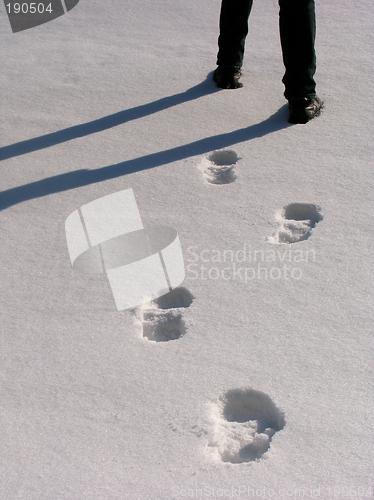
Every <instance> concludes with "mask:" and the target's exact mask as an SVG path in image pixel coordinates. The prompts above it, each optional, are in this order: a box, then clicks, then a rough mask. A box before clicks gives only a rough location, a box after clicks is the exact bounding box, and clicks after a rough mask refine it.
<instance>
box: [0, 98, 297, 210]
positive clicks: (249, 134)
mask: <svg viewBox="0 0 374 500" xmlns="http://www.w3.org/2000/svg"><path fill="white" fill-rule="evenodd" d="M290 126H291V125H290V124H289V123H287V106H286V105H285V106H282V107H281V108H280V109H279V110H278V111H277V112H276V113H274V114H273V115H272V116H270V117H269V118H267V119H266V120H264V121H263V122H261V123H257V124H255V125H251V126H249V127H246V128H242V129H239V130H235V131H233V132H228V133H226V134H219V135H215V136H213V137H207V138H205V139H200V140H199V141H195V142H191V143H190V144H186V145H184V146H178V147H176V148H172V149H168V150H165V151H160V152H158V153H153V154H150V155H146V156H141V157H140V158H135V159H133V160H127V161H123V162H121V163H117V164H115V165H109V166H106V167H102V168H98V169H95V170H87V169H82V170H75V171H74V172H67V173H65V174H60V175H55V176H53V177H48V178H46V179H42V180H40V181H36V182H31V183H30V184H25V185H23V186H19V187H16V188H12V189H8V190H6V191H3V192H1V193H0V210H4V209H5V208H8V207H11V206H12V205H16V204H17V203H21V202H23V201H26V200H31V199H33V198H40V197H42V196H46V195H49V194H53V193H59V192H62V191H68V190H70V189H76V188H79V187H82V186H88V185H89V184H94V183H96V182H103V181H106V180H109V179H114V178H116V177H121V176H123V175H126V174H130V173H133V172H139V171H141V170H146V169H148V168H154V167H159V166H160V165H167V164H168V163H173V162H175V161H179V160H184V159H185V158H190V157H192V156H197V155H202V154H206V153H209V152H210V151H214V150H216V149H222V148H225V147H228V146H232V145H234V144H238V143H240V142H245V141H249V140H251V139H255V138H258V137H262V136H264V135H267V134H271V133H272V132H276V131H277V130H281V129H283V128H286V127H290Z"/></svg>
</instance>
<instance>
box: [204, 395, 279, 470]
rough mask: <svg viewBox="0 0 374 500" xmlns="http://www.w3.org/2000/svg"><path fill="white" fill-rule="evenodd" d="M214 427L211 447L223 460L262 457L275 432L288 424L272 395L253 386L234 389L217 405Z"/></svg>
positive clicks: (214, 411) (246, 460) (245, 460)
mask: <svg viewBox="0 0 374 500" xmlns="http://www.w3.org/2000/svg"><path fill="white" fill-rule="evenodd" d="M213 420H214V424H213V426H214V428H213V432H212V435H211V438H210V440H209V444H208V447H209V449H210V451H212V452H213V453H214V454H215V455H216V457H217V458H219V459H220V460H222V462H231V463H233V464H240V463H243V462H252V461H254V460H258V459H260V458H261V457H262V456H263V455H264V453H266V452H267V451H268V450H269V448H270V442H271V439H272V437H273V436H274V434H275V433H276V432H278V431H280V430H281V429H283V427H284V426H285V425H286V421H285V418H284V414H283V413H282V412H281V410H279V409H278V408H277V407H276V406H275V404H274V403H273V401H272V400H271V398H270V397H269V396H268V395H267V394H264V393H262V392H260V391H255V390H252V389H232V390H230V391H228V392H226V393H225V394H224V395H223V396H221V397H220V398H219V400H218V402H216V403H215V404H214V406H213Z"/></svg>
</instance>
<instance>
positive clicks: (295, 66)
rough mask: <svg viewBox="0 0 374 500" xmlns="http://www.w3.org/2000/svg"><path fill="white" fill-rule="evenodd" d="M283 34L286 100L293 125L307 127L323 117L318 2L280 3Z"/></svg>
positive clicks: (283, 0) (296, 0) (286, 0)
mask: <svg viewBox="0 0 374 500" xmlns="http://www.w3.org/2000/svg"><path fill="white" fill-rule="evenodd" d="M279 7H280V9H279V30H280V37H281V45H282V53H283V62H284V66H285V68H286V71H285V74H284V77H283V80H282V81H283V83H284V86H285V92H284V96H285V98H286V99H287V100H288V101H289V108H290V117H289V120H288V121H289V122H290V123H307V122H308V121H309V120H311V119H313V118H315V117H316V116H318V115H319V113H320V111H321V109H322V106H323V103H322V101H321V100H320V99H319V98H318V97H317V96H316V82H315V80H314V74H315V71H316V54H315V49H314V43H315V37H316V18H315V3H314V0H279Z"/></svg>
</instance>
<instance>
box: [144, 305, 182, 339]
mask: <svg viewBox="0 0 374 500" xmlns="http://www.w3.org/2000/svg"><path fill="white" fill-rule="evenodd" d="M142 323H143V337H146V338H147V339H148V340H150V341H153V342H169V340H177V339H180V338H181V337H183V335H184V334H185V333H186V326H185V323H184V321H183V319H182V315H181V314H180V313H176V312H174V311H167V312H165V311H163V312H161V313H158V314H157V312H148V313H146V314H144V316H143V322H142Z"/></svg>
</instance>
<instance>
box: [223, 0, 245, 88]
mask: <svg viewBox="0 0 374 500" xmlns="http://www.w3.org/2000/svg"><path fill="white" fill-rule="evenodd" d="M252 2H253V0H222V5H221V14H220V24H219V26H220V34H219V37H218V54H217V65H218V68H217V69H216V71H215V72H214V76H213V79H214V81H215V82H216V83H217V85H218V87H221V88H224V89H237V88H240V87H242V84H241V83H240V82H239V78H240V76H241V71H240V68H241V67H242V64H243V55H244V44H245V38H246V36H247V34H248V17H249V14H250V12H251V8H252Z"/></svg>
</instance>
